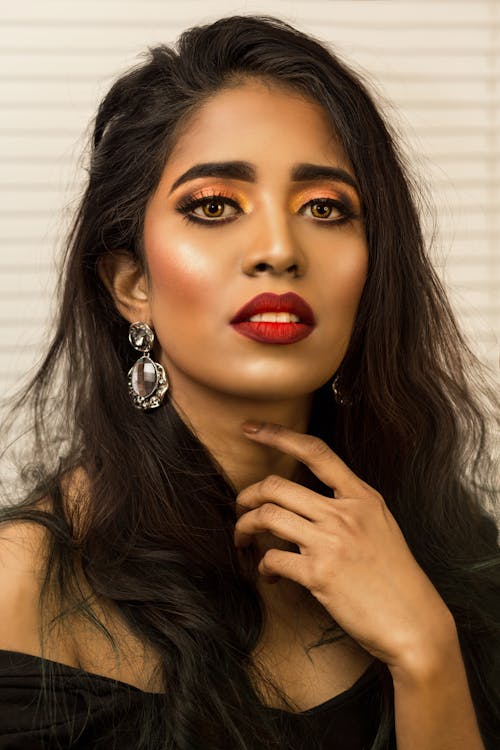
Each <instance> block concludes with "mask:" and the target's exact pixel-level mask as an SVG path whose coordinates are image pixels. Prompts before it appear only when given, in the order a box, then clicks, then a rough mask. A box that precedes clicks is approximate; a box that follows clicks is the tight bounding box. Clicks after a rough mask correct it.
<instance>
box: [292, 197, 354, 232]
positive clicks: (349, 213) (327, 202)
mask: <svg viewBox="0 0 500 750" xmlns="http://www.w3.org/2000/svg"><path fill="white" fill-rule="evenodd" d="M317 205H322V206H333V207H334V208H337V209H338V210H339V211H341V212H342V217H341V218H340V219H314V218H313V221H316V222H318V223H319V224H326V225H327V226H330V227H331V226H339V225H341V224H345V223H347V222H348V221H352V220H353V219H359V214H358V213H356V211H355V210H354V208H353V206H352V205H351V203H350V201H346V202H345V203H344V202H343V201H338V200H335V199H334V198H313V199H312V200H310V201H307V203H304V205H303V206H302V208H301V209H300V211H299V214H302V213H303V212H304V210H305V209H306V208H307V207H308V206H317Z"/></svg>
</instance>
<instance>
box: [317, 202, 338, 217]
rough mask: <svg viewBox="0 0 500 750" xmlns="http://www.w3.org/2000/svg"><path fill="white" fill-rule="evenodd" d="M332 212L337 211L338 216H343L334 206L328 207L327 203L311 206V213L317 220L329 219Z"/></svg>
mask: <svg viewBox="0 0 500 750" xmlns="http://www.w3.org/2000/svg"><path fill="white" fill-rule="evenodd" d="M332 211H336V212H337V215H338V216H339V215H341V212H340V211H339V209H338V208H336V207H335V206H332V205H331V204H329V205H327V204H326V203H312V204H311V213H312V215H313V216H314V218H315V219H329V218H330V216H331V214H332Z"/></svg>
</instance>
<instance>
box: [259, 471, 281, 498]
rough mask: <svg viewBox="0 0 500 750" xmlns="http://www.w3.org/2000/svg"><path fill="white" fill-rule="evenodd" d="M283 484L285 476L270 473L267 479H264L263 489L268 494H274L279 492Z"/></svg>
mask: <svg viewBox="0 0 500 750" xmlns="http://www.w3.org/2000/svg"><path fill="white" fill-rule="evenodd" d="M282 485H283V478H282V477H280V476H278V475H277V474H269V476H267V477H266V478H265V479H263V480H262V484H261V490H262V491H263V492H264V493H265V494H266V495H271V496H272V495H274V494H275V493H276V492H278V491H279V490H280V489H281V487H282Z"/></svg>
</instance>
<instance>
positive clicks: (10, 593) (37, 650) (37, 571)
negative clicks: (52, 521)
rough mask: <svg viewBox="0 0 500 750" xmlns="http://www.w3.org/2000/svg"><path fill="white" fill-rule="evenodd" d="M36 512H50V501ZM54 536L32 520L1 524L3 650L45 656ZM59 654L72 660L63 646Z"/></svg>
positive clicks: (0, 642)
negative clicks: (43, 646) (43, 637)
mask: <svg viewBox="0 0 500 750" xmlns="http://www.w3.org/2000/svg"><path fill="white" fill-rule="evenodd" d="M36 509H37V510H42V511H48V512H49V511H50V510H51V502H50V500H49V499H48V498H43V499H42V500H40V501H39V502H38V503H37V505H36ZM50 535H51V532H50V531H49V530H48V529H47V528H46V527H45V526H43V525H42V524H41V523H38V522H36V521H32V520H24V519H21V518H20V519H18V520H8V521H3V522H2V523H0V591H1V592H2V598H1V617H0V649H4V650H8V651H20V652H22V653H28V654H32V655H35V656H38V655H40V654H41V647H40V632H41V626H42V620H41V612H42V608H41V595H42V593H44V591H45V588H46V587H45V579H46V571H47V562H48V556H49V552H50ZM49 602H50V596H48V597H47V598H46V599H45V603H44V608H43V613H44V617H47V618H48V619H49V620H50V617H51V615H52V613H51V611H50V609H51V608H50V603H49ZM58 652H60V653H58V655H60V656H63V657H64V658H65V660H66V661H67V660H68V647H67V646H63V644H62V642H61V643H59V645H58ZM47 656H49V654H47ZM49 658H52V656H50V657H49Z"/></svg>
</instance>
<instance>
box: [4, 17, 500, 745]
mask: <svg viewBox="0 0 500 750" xmlns="http://www.w3.org/2000/svg"><path fill="white" fill-rule="evenodd" d="M249 79H258V80H261V81H263V82H268V83H271V84H272V85H278V86H281V87H284V88H285V89H287V90H289V91H291V92H296V93H300V94H301V95H304V96H306V97H308V98H309V99H310V100H312V101H314V102H316V103H318V104H319V105H320V106H321V107H322V108H323V110H324V112H325V113H326V115H327V117H328V118H329V121H330V122H331V124H332V128H333V129H334V130H335V132H336V133H337V135H338V138H339V139H340V142H341V144H342V146H343V148H344V150H345V152H346V154H347V156H348V158H349V160H350V162H351V164H352V167H353V169H354V172H355V175H356V179H357V181H358V184H359V188H360V192H361V197H362V201H363V206H364V213H365V230H366V237H367V243H368V249H369V261H368V263H369V266H368V276H367V281H366V284H365V287H364V290H363V294H362V297H361V301H360V304H359V309H358V313H357V317H356V321H355V326H354V329H353V332H352V336H351V340H350V343H349V347H348V350H347V352H346V354H345V357H344V359H343V361H342V364H341V367H340V369H339V375H340V377H341V382H342V383H343V388H344V390H346V391H347V392H348V394H349V396H350V397H351V401H352V403H351V405H350V406H345V407H336V406H335V405H333V406H332V403H333V402H332V398H331V391H328V388H327V386H323V387H321V388H319V389H318V390H317V391H316V392H315V393H314V396H313V404H312V413H311V421H310V425H309V431H310V432H312V433H314V434H316V435H319V436H320V437H321V438H322V439H324V440H325V441H326V442H327V443H328V444H330V445H332V446H335V451H336V452H337V453H338V454H339V455H340V456H341V457H342V459H343V460H344V461H345V462H346V463H347V464H348V465H349V466H350V467H351V468H352V469H353V471H355V472H356V473H357V474H358V475H359V476H360V477H362V478H363V479H364V480H365V481H366V482H368V483H369V484H370V485H371V486H373V487H374V488H376V489H377V490H378V491H379V492H380V493H381V494H382V495H383V497H384V499H385V501H386V503H387V505H388V506H389V508H390V510H391V512H392V513H393V515H394V517H395V518H396V520H397V522H398V524H399V526H400V527H401V530H402V532H403V534H404V536H405V538H406V540H407V542H408V545H409V547H410V549H411V551H412V553H413V555H414V556H415V558H416V560H417V561H418V563H419V564H420V565H421V567H422V568H423V570H424V571H425V572H426V574H427V575H428V576H429V578H430V579H431V580H432V582H433V584H434V585H435V586H436V588H437V590H438V591H439V593H440V595H441V596H442V598H443V599H444V601H445V602H446V604H447V606H448V607H449V609H450V610H451V612H452V613H453V616H454V618H455V621H456V624H457V628H458V633H459V637H460V643H461V647H462V651H463V657H464V661H465V665H466V669H467V674H468V678H469V683H470V688H471V692H472V696H473V700H474V705H475V708H476V712H477V715H478V720H479V724H480V728H481V732H482V735H483V738H484V741H485V743H486V745H487V747H488V748H493V745H495V746H496V742H495V740H498V734H497V733H498V727H499V722H500V703H499V701H498V695H499V694H500V624H499V623H500V549H499V546H498V528H497V524H496V520H495V508H496V507H497V505H496V503H497V499H498V487H497V486H496V484H497V477H496V476H495V463H494V456H493V448H492V442H491V436H492V435H494V431H493V428H494V426H495V424H496V426H497V427H498V421H497V420H498V405H499V401H498V396H497V395H496V393H495V390H494V386H493V385H492V382H491V381H492V378H491V377H490V374H489V372H488V371H487V368H486V367H485V366H483V365H482V364H481V363H480V362H479V360H478V359H477V358H476V356H475V355H474V354H473V353H472V351H471V349H470V347H469V345H468V343H467V341H466V339H465V337H464V335H463V334H462V332H461V331H460V328H459V326H458V325H457V323H456V320H455V317H454V314H453V312H452V310H451V307H450V305H449V302H448V300H447V296H446V294H445V291H444V290H443V287H442V285H441V283H440V281H439V279H438V278H437V275H436V273H435V271H434V270H433V268H432V264H431V262H430V259H429V257H428V251H427V250H426V247H425V242H424V238H423V233H422V229H421V219H420V218H419V210H420V209H419V205H420V203H419V201H420V197H419V193H418V192H416V190H415V187H414V181H413V178H412V177H410V176H409V175H410V172H409V170H408V167H407V165H406V159H405V157H403V156H402V154H401V149H400V148H399V147H398V145H397V138H396V137H395V135H394V133H393V132H392V129H391V128H390V126H389V125H388V124H387V123H385V122H384V118H383V117H382V115H381V112H380V111H379V108H378V106H377V105H376V104H375V103H374V97H373V95H372V94H370V92H369V89H368V86H367V85H366V84H365V83H364V81H363V80H362V77H361V76H360V75H359V74H358V73H355V72H354V71H353V70H351V69H350V67H348V66H347V65H346V64H345V63H344V62H342V61H341V60H340V59H339V57H338V56H337V55H336V54H335V53H334V52H333V51H332V50H331V49H330V48H329V47H328V46H327V45H326V44H324V43H322V42H321V41H319V40H317V39H315V38H314V37H312V36H310V35H308V34H305V33H303V32H301V31H299V30H297V29H296V28H293V27H292V26H291V25H289V24H288V23H286V22H285V21H283V20H280V19H277V18H274V17H270V16H250V15H248V16H230V17H225V18H221V19H219V20H217V21H215V22H213V23H208V24H206V25H201V26H195V27H193V28H190V29H188V30H186V31H185V32H184V33H182V34H181V36H180V38H179V40H178V42H177V43H176V45H174V46H172V47H170V46H167V45H158V46H155V47H153V48H150V49H149V50H148V53H147V56H146V58H145V59H144V60H143V61H142V62H141V63H140V64H138V65H137V66H136V67H134V68H133V69H131V70H129V71H127V72H126V73H125V74H124V75H122V76H121V77H119V78H118V79H117V80H116V82H115V83H114V84H113V85H112V87H111V89H110V91H109V92H108V93H107V94H106V96H105V97H104V99H103V101H102V103H101V104H100V106H99V109H98V112H97V115H96V118H95V124H94V129H93V134H92V138H91V145H90V159H89V164H88V182H87V185H86V188H85V191H84V193H83V197H82V199H81V202H80V205H79V208H78V210H77V212H76V216H75V219H74V224H73V226H72V228H71V231H70V233H69V236H68V243H67V252H66V254H65V259H64V268H63V271H62V273H61V278H60V306H59V310H58V317H57V321H56V326H55V334H54V336H53V339H52V341H51V343H50V346H49V347H48V351H47V354H46V356H45V358H44V359H43V361H42V363H41V365H40V366H39V368H38V370H37V372H36V374H35V376H34V377H33V379H32V380H31V382H30V383H29V385H28V386H27V387H26V389H25V390H24V391H23V393H22V394H21V395H20V397H19V399H18V400H17V402H16V403H15V404H14V411H16V412H19V411H22V413H23V414H26V413H27V411H26V410H27V409H28V408H29V407H30V405H31V407H32V409H33V412H32V425H33V428H34V432H32V434H34V447H32V448H31V451H32V453H31V459H30V460H29V461H28V460H26V462H25V467H24V471H23V474H22V476H23V478H24V480H25V482H26V483H27V484H26V489H25V491H24V495H23V497H24V498H25V499H24V500H23V501H22V502H21V503H19V502H18V500H19V497H18V498H17V500H16V502H11V503H10V504H9V505H5V506H4V508H3V509H2V511H1V519H2V520H3V521H10V520H12V519H24V520H31V521H36V522H37V523H40V524H43V525H44V526H46V527H47V528H48V529H49V530H50V532H51V534H50V538H51V554H50V555H49V556H48V564H47V570H46V578H45V584H46V585H45V589H44V590H45V591H46V592H49V591H50V592H51V595H52V594H53V592H54V590H57V592H58V596H59V597H60V609H61V615H60V618H59V621H61V618H62V619H64V615H65V613H67V612H69V611H71V612H72V613H74V612H75V611H79V612H81V616H82V617H86V618H88V619H89V620H90V621H92V622H93V623H94V624H95V625H96V627H101V628H102V629H104V631H106V628H105V626H104V624H103V623H100V622H99V618H98V617H97V615H96V612H95V611H94V609H93V608H92V603H91V602H89V601H88V600H86V599H85V597H84V596H83V595H82V594H81V592H79V588H78V585H76V584H75V583H74V581H75V580H76V571H77V570H82V571H83V573H84V576H85V579H86V581H87V582H88V583H89V585H90V587H91V589H92V591H93V592H95V594H96V595H97V596H99V597H103V598H104V599H106V600H108V601H111V602H113V603H114V604H115V605H116V607H117V608H118V611H119V612H120V615H121V617H122V618H123V621H124V622H125V623H126V624H127V626H128V628H130V629H131V631H132V632H133V633H135V634H136V635H138V636H139V638H140V639H141V640H142V641H143V642H144V643H149V644H152V645H153V646H154V647H155V649H156V650H157V652H158V653H159V654H160V657H161V664H160V670H161V676H162V679H163V682H164V685H165V686H166V688H165V693H164V694H162V696H161V700H162V701H163V702H164V703H163V705H164V710H161V711H158V708H157V707H156V709H155V713H154V716H149V717H148V716H146V715H145V716H144V722H143V725H142V730H141V739H140V741H139V744H138V745H137V747H138V748H139V747H140V748H143V750H146V749H149V750H153V749H154V750H158V748H160V747H162V748H176V749H177V748H178V749H179V750H192V749H193V748H198V747H199V748H201V747H203V748H206V749H207V750H215V749H216V748H222V747H231V748H233V750H250V749H252V750H256V749H257V748H271V747H276V748H278V747H283V748H284V747H287V748H289V747H291V743H290V740H289V739H288V740H287V739H284V738H283V736H282V735H280V732H279V730H278V728H277V727H276V725H275V724H274V723H273V721H271V718H270V715H269V712H268V711H267V710H266V707H265V706H264V705H263V701H262V697H263V693H262V692H261V691H260V688H258V687H257V684H258V681H257V680H256V679H254V678H255V676H256V674H257V672H256V667H255V665H253V664H252V659H251V654H252V652H253V650H254V649H255V647H256V645H257V644H258V642H259V639H260V637H261V635H262V631H263V623H264V611H263V605H262V601H261V599H260V596H259V593H258V591H257V588H256V585H255V580H256V578H255V576H256V573H255V570H254V568H253V567H252V564H251V561H249V565H248V570H246V571H242V569H241V565H240V564H239V562H238V556H237V551H236V550H235V548H234V545H233V529H234V523H235V520H236V519H235V507H234V500H235V489H234V487H233V486H232V485H231V483H230V482H229V480H228V478H227V477H226V476H225V475H224V472H223V471H222V469H221V467H220V466H219V465H218V464H217V462H216V461H215V459H214V457H213V456H211V454H210V453H209V451H208V450H207V448H206V447H205V446H204V445H203V444H202V443H201V442H200V441H199V440H198V438H197V436H196V435H195V434H194V432H193V431H192V430H191V429H190V428H189V426H188V425H187V424H186V422H185V421H184V420H183V419H182V418H181V416H180V415H179V414H178V413H177V412H176V410H175V409H174V408H173V406H172V404H171V403H170V402H169V400H168V398H167V399H166V402H165V403H164V404H163V405H162V407H161V408H159V409H157V410H155V411H152V412H151V413H143V412H140V411H138V410H137V409H135V408H134V406H133V405H132V404H131V402H130V400H129V395H128V393H127V389H126V387H125V382H126V373H127V371H128V369H129V368H130V366H131V365H132V363H133V359H134V358H133V351H132V348H131V347H130V346H129V344H128V341H127V334H128V325H129V324H128V322H127V321H126V320H124V319H123V318H122V317H121V315H120V314H119V313H118V311H117V310H116V308H115V306H114V304H113V302H112V299H111V297H110V295H109V293H108V292H107V290H106V288H105V287H104V285H103V283H102V282H101V280H100V278H99V274H98V272H97V267H98V262H99V259H100V258H101V257H102V256H103V255H104V254H106V253H109V252H112V251H113V250H116V249H117V248H120V249H121V248H127V249H128V250H129V252H130V253H131V254H132V256H133V257H134V258H135V259H136V260H137V261H138V262H139V263H141V264H142V267H143V268H144V267H145V258H144V252H143V242H142V232H143V220H144V214H145V206H146V202H147V200H148V198H149V197H150V196H151V195H152V193H153V191H154V190H155V188H156V186H157V184H158V182H159V180H160V177H161V174H162V171H163V169H164V166H165V163H166V161H167V160H168V158H169V154H170V153H171V151H172V148H173V146H174V145H175V143H176V138H177V137H178V135H179V134H180V133H182V131H183V127H184V126H185V124H186V123H187V122H188V121H189V118H190V117H191V115H192V114H193V113H194V112H196V110H197V109H198V108H199V107H200V105H202V104H203V103H204V102H206V101H207V100H209V99H210V97H213V96H214V95H215V94H217V92H219V91H221V90H223V89H225V88H227V87H234V86H238V85H240V84H241V83H243V82H245V81H247V80H249ZM146 270H147V269H146ZM33 451H34V452H33ZM33 456H36V459H33V458H32V457H33ZM78 467H81V468H83V469H84V470H85V472H86V477H87V478H88V483H87V484H86V488H85V493H84V494H83V495H82V498H81V502H75V503H72V505H71V507H70V506H69V504H68V503H67V502H65V495H64V492H63V489H62V478H63V477H64V476H66V475H68V474H69V473H70V472H71V471H72V470H74V469H76V468H78ZM42 497H48V498H51V501H52V503H51V507H50V509H47V508H46V507H45V508H44V509H43V510H41V509H40V506H39V504H38V503H39V500H40V498H42ZM83 507H84V508H85V510H84V512H82V508H83ZM77 509H79V512H78V513H77ZM47 595H48V594H47ZM49 630H50V623H47V632H48V631H49ZM108 635H109V637H110V638H111V639H112V636H111V634H110V633H108ZM341 636H342V633H339V630H338V627H337V626H336V624H335V623H333V622H332V624H331V626H329V628H327V630H326V631H325V634H324V638H323V639H322V641H320V643H322V642H328V641H329V640H334V639H336V638H338V637H341ZM316 645H317V644H316ZM115 646H116V648H117V649H118V650H119V644H115ZM378 667H379V678H380V685H381V690H382V692H381V695H382V700H381V703H380V726H379V728H378V732H377V736H376V738H375V740H374V744H373V746H372V750H380V749H381V748H387V747H388V746H389V744H390V743H391V742H393V740H394V737H393V723H394V707H393V695H392V682H391V679H390V674H389V671H388V669H387V667H386V666H385V665H384V664H381V663H380V664H379V665H378ZM258 676H259V677H261V678H262V679H263V680H265V679H266V678H267V680H268V685H269V686H270V687H269V689H272V675H271V676H269V675H267V676H266V675H258ZM171 686H175V689H170V688H171ZM278 692H279V691H278ZM49 699H50V694H48V695H47V700H49ZM283 700H284V701H286V700H287V698H286V696H283ZM288 705H290V706H292V707H293V704H292V703H291V702H289V703H288ZM257 728H258V731H257Z"/></svg>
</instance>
